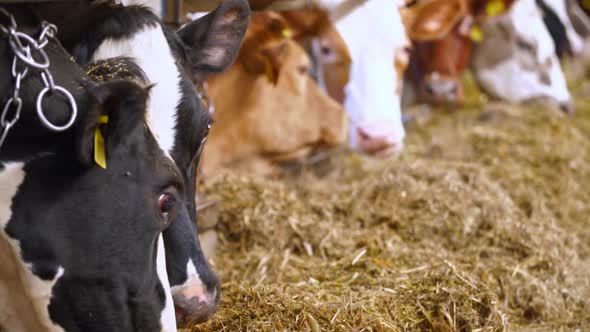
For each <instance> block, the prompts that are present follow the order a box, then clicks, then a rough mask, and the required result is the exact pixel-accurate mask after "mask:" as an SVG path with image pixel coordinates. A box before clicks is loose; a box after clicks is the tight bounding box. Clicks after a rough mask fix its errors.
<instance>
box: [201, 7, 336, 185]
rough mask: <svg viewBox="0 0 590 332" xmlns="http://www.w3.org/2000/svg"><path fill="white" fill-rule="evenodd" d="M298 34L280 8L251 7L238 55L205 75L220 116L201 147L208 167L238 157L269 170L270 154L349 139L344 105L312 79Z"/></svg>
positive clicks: (295, 153) (302, 151) (277, 157)
mask: <svg viewBox="0 0 590 332" xmlns="http://www.w3.org/2000/svg"><path fill="white" fill-rule="evenodd" d="M294 34H295V32H294V30H292V28H291V27H290V26H289V25H288V23H287V22H286V21H285V20H284V19H283V18H282V16H281V15H279V14H277V13H274V12H260V13H255V14H253V15H252V17H251V22H250V26H249V28H248V31H247V32H246V35H245V37H244V42H243V44H242V49H241V50H240V53H239V55H238V58H237V60H236V62H235V63H234V64H233V66H232V67H230V69H229V70H228V71H227V72H225V73H223V74H219V75H216V76H214V77H211V78H210V79H209V80H208V89H207V91H208V93H209V96H210V98H211V102H212V103H213V105H214V106H215V113H214V118H215V124H214V125H213V127H212V128H211V131H210V134H209V138H208V142H207V146H206V148H205V150H204V151H203V160H202V170H203V172H204V173H205V174H210V173H211V171H212V170H214V169H215V168H217V167H220V166H222V165H232V164H234V165H235V164H237V163H239V164H240V165H241V166H242V167H245V168H246V169H249V170H253V171H256V172H259V173H267V172H268V171H271V170H272V167H269V166H271V164H272V162H273V161H282V160H285V159H294V158H297V157H300V156H304V155H306V154H307V153H308V152H309V151H310V150H311V149H313V148H314V147H317V146H333V145H337V144H342V143H344V142H345V139H346V123H347V118H346V114H345V112H344V109H343V108H342V106H341V105H339V104H338V103H337V102H336V101H334V100H333V99H332V98H330V97H329V96H328V95H326V94H325V93H324V92H322V91H321V89H320V87H319V86H318V85H317V83H316V82H315V81H314V80H313V79H312V77H311V76H310V74H309V71H310V66H311V63H310V59H309V57H308V55H307V54H306V52H305V50H304V49H303V48H302V47H301V46H300V45H299V44H298V43H297V42H296V41H294V40H293V39H292V38H290V37H291V36H292V35H294ZM228 91H232V93H231V94H228Z"/></svg>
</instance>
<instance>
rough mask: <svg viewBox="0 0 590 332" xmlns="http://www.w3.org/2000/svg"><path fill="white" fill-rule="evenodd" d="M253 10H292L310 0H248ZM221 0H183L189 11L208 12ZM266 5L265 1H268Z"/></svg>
mask: <svg viewBox="0 0 590 332" xmlns="http://www.w3.org/2000/svg"><path fill="white" fill-rule="evenodd" d="M249 1H250V5H251V6H252V8H253V9H254V10H293V9H303V8H306V7H307V6H308V5H309V4H310V3H311V1H310V0H275V1H264V0H249ZM220 2H221V0H184V6H185V8H186V9H187V10H188V11H191V12H209V11H212V10H213V9H215V8H217V6H218V5H219V3H220ZM269 2H270V4H268V5H267V3H269Z"/></svg>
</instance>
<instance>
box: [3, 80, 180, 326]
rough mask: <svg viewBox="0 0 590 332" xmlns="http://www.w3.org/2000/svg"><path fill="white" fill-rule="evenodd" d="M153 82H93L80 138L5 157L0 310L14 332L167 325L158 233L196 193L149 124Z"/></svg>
mask: <svg viewBox="0 0 590 332" xmlns="http://www.w3.org/2000/svg"><path fill="white" fill-rule="evenodd" d="M148 90H149V88H147V89H146V88H143V87H140V86H139V85H137V84H135V83H132V82H129V81H118V80H116V81H112V82H108V83H104V84H101V85H98V86H95V87H92V88H90V89H89V95H90V97H89V103H88V105H87V106H88V108H87V109H86V112H84V113H83V114H82V115H81V118H80V120H79V121H78V124H77V125H76V128H75V130H74V132H75V133H74V136H73V138H74V139H73V140H72V141H71V142H70V144H66V145H63V146H60V147H56V148H55V149H54V150H50V151H47V152H46V153H43V154H39V155H37V156H34V157H33V158H31V159H29V160H26V161H20V162H10V163H6V164H5V165H4V169H3V170H2V171H1V172H0V184H1V186H2V191H1V194H0V206H1V208H0V209H1V212H0V227H1V232H0V243H1V245H2V246H3V247H4V248H3V249H2V254H1V255H0V258H1V259H2V264H0V266H1V268H0V274H2V278H0V279H2V281H3V282H2V284H0V287H2V294H4V295H3V296H2V299H1V300H0V301H2V302H3V303H2V305H1V306H0V307H2V308H3V309H2V310H8V311H11V312H9V313H8V314H7V313H6V312H5V313H3V314H2V315H0V317H2V319H3V320H5V321H3V322H2V325H4V327H5V328H7V329H8V330H9V331H46V330H55V331H62V330H65V331H105V330H109V331H159V330H160V329H161V323H160V318H161V313H162V311H163V308H164V306H165V305H166V301H165V297H164V290H163V288H162V284H161V282H160V280H159V278H158V275H157V271H156V256H157V255H158V254H163V253H162V248H160V250H158V238H159V236H160V234H161V232H162V231H163V230H164V229H166V228H167V227H168V226H169V225H170V223H171V222H172V221H173V219H174V216H175V214H176V213H177V210H178V203H179V202H182V201H184V200H186V197H185V196H184V188H183V179H182V175H181V173H180V171H179V170H178V168H177V167H176V166H175V165H174V162H173V161H172V159H171V158H170V157H169V156H168V155H167V154H166V153H165V152H164V151H162V150H161V148H160V147H159V145H158V143H157V141H156V139H155V137H154V135H153V133H152V132H151V130H150V129H149V127H148V126H147V125H146V119H145V110H146V101H147V99H148V93H149V91H148ZM26 111H30V109H27V110H26ZM104 117H106V118H107V120H104ZM98 136H100V137H102V138H103V141H104V144H103V145H102V146H101V145H100V144H99V143H97V141H96V140H97V138H96V137H98ZM97 153H99V154H100V153H103V154H104V155H105V156H106V169H103V168H101V167H99V166H98V165H96V164H95V155H96V154H97ZM7 294H9V295H8V296H7ZM24 303H27V304H26V305H25V306H22V305H23V304H24ZM54 324H55V325H57V326H59V327H61V329H59V328H57V327H56V326H54Z"/></svg>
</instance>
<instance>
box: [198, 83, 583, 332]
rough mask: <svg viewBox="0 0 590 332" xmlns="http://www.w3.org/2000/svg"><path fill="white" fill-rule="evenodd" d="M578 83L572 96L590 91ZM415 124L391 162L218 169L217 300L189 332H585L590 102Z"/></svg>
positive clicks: (493, 109) (434, 117) (471, 106)
mask: <svg viewBox="0 0 590 332" xmlns="http://www.w3.org/2000/svg"><path fill="white" fill-rule="evenodd" d="M587 85H588V82H582V83H580V84H578V85H576V91H579V92H580V91H581V92H582V93H584V94H585V95H590V94H586V92H585V91H588V90H589V89H590V88H589V87H588V86H587ZM578 101H579V104H578V113H577V114H576V115H575V116H574V117H573V118H570V117H565V116H562V115H561V114H560V113H559V112H558V111H557V110H555V109H552V108H551V107H549V106H545V105H540V104H538V105H527V106H512V105H506V104H501V103H490V102H487V101H486V100H485V99H483V98H481V97H479V96H478V95H477V92H474V91H472V92H470V99H468V103H467V106H466V107H464V108H463V109H461V110H458V111H457V112H454V113H452V114H447V113H437V112H433V113H430V114H429V115H426V116H424V115H423V114H422V112H419V110H418V109H415V110H414V111H415V113H416V114H417V116H416V119H415V121H414V123H413V125H412V126H410V127H409V128H408V132H409V137H408V139H407V147H406V150H405V152H404V155H403V156H402V157H401V158H400V159H399V160H388V161H381V160H372V159H367V158H363V157H361V156H358V155H356V154H353V153H349V152H343V151H339V152H336V153H333V154H332V155H331V156H330V157H329V158H328V159H326V160H323V161H322V162H320V163H317V164H314V165H311V166H309V167H305V168H304V169H303V170H302V171H301V172H299V173H298V174H297V176H289V177H285V178H281V179H263V178H257V177H253V176H249V175H244V174H238V173H236V172H232V171H224V172H221V173H220V174H222V175H220V176H219V177H218V178H217V179H214V180H211V179H210V181H209V182H208V183H207V184H206V185H205V186H204V191H205V192H206V193H207V194H215V195H216V196H218V197H220V198H221V199H222V203H221V207H220V208H221V210H220V221H219V224H218V226H217V227H218V230H219V234H220V247H219V252H218V255H217V257H216V258H215V259H214V260H213V261H214V264H215V269H216V271H218V272H219V275H220V277H221V279H222V280H223V284H222V303H221V308H220V310H219V312H218V314H217V315H216V316H215V317H214V318H213V319H212V320H211V321H209V322H208V323H206V324H203V325H198V326H194V327H191V328H190V329H189V330H190V331H312V332H315V331H553V330H555V331H574V330H576V329H579V331H588V330H590V278H589V277H588V275H590V227H589V226H590V221H589V217H590V205H589V204H588V203H589V202H590V102H588V101H587V100H584V99H582V98H578Z"/></svg>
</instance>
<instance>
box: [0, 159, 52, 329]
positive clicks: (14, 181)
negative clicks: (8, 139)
mask: <svg viewBox="0 0 590 332" xmlns="http://www.w3.org/2000/svg"><path fill="white" fill-rule="evenodd" d="M24 167H25V163H23V162H10V163H3V164H2V163H0V280H2V283H0V294H2V296H0V307H1V308H3V310H4V311H3V312H2V315H4V316H3V317H0V322H1V323H2V325H4V326H3V327H4V328H6V329H7V331H14V332H20V331H22V332H24V331H48V332H63V329H62V328H61V327H59V326H57V325H55V324H54V323H53V322H52V321H51V319H50V318H49V312H48V310H47V307H48V305H49V302H50V300H51V290H52V288H53V285H55V283H56V282H57V280H58V279H59V278H60V277H61V276H62V274H63V269H62V268H60V270H59V271H60V272H59V273H58V274H57V275H56V276H55V277H54V278H53V279H52V280H44V279H41V278H39V277H38V276H36V275H35V274H33V272H32V271H31V269H30V267H29V266H28V265H29V263H30V262H25V261H24V260H23V256H22V253H21V246H20V243H19V241H18V240H16V239H13V238H11V237H10V236H9V235H8V234H7V232H6V231H5V229H6V227H7V225H8V222H9V221H10V220H11V218H12V209H13V206H12V202H13V199H14V197H15V196H16V195H17V193H18V191H19V187H20V186H21V185H22V183H23V182H24V180H25V175H26V174H25V170H24ZM31 311H33V312H31ZM25 312H26V313H27V314H26V316H25V315H23V313H25ZM25 317H26V318H25Z"/></svg>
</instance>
